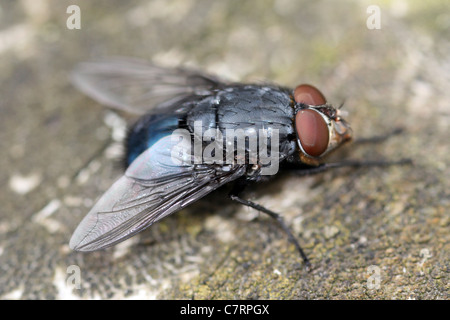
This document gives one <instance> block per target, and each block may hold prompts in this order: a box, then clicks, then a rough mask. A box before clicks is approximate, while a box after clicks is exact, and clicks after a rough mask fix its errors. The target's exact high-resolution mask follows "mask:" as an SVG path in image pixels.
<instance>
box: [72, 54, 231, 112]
mask: <svg viewBox="0 0 450 320" xmlns="http://www.w3.org/2000/svg"><path fill="white" fill-rule="evenodd" d="M71 80H72V82H73V83H74V85H75V86H76V87H77V88H78V89H79V90H81V91H82V92H84V93H85V94H87V95H88V96H90V97H91V98H93V99H94V100H97V101H98V102H100V103H102V104H105V105H107V106H109V107H112V108H115V109H119V110H123V111H127V112H131V113H134V114H144V113H146V112H148V111H149V110H151V109H154V108H164V107H166V106H168V105H173V104H174V103H175V102H176V101H178V100H182V99H183V98H185V97H186V96H189V95H193V94H198V95H207V94H209V93H210V92H211V90H213V89H214V88H218V87H220V86H222V85H223V84H224V83H225V82H223V81H221V80H220V79H218V78H216V77H214V76H211V75H206V74H203V73H200V72H195V71H192V70H187V69H182V68H177V69H171V68H163V67H158V66H155V65H152V64H150V63H148V62H146V61H143V60H139V59H131V58H110V59H104V60H98V61H92V62H83V63H80V64H79V65H77V66H76V68H75V69H74V70H73V72H72V74H71Z"/></svg>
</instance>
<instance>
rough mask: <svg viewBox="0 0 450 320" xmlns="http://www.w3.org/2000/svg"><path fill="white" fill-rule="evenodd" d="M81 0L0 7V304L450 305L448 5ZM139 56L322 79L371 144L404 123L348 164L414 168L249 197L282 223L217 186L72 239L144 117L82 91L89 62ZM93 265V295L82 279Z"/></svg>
mask: <svg viewBox="0 0 450 320" xmlns="http://www.w3.org/2000/svg"><path fill="white" fill-rule="evenodd" d="M383 3H384V4H385V5H383V6H382V7H380V10H381V29H379V30H370V29H368V28H367V25H366V20H367V18H368V16H369V14H368V13H367V12H366V10H367V8H368V6H369V5H370V4H371V3H370V2H366V3H364V2H352V1H320V2H319V1H317V2H316V1H294V0H292V1H289V0H277V1H275V0H274V1H206V0H202V1H193V0H178V1H170V4H168V2H167V1H162V0H159V1H89V2H88V1H83V2H80V8H81V30H69V29H68V28H67V27H66V19H67V18H68V16H69V14H67V13H66V9H67V7H68V6H69V5H71V4H72V1H67V0H63V1H33V0H23V1H10V2H6V3H2V4H1V5H0V55H1V62H0V88H1V99H0V128H1V129H0V147H1V150H2V155H1V156H0V168H1V170H0V181H1V184H0V188H1V189H0V190H1V191H0V203H1V208H0V298H2V299H70V298H76V299H77V298H82V299H91V298H114V299H121V298H157V299H174V298H175V299H191V298H194V299H223V298H231V299H247V298H251V299H448V298H449V296H448V294H449V285H448V283H449V223H450V218H449V211H450V210H449V209H450V200H449V199H450V191H449V190H450V182H449V181H450V169H449V164H450V153H449V145H450V143H449V124H450V105H449V104H450V59H449V56H448V52H449V51H450V42H449V37H448V35H449V28H450V24H449V23H450V22H449V21H450V18H449V14H450V10H449V6H448V3H447V1H433V2H430V3H425V2H423V3H422V2H410V1H399V0H396V1H392V2H389V3H386V2H383ZM115 55H120V56H133V57H140V58H146V59H149V60H153V61H154V62H157V63H160V64H165V65H179V64H183V65H190V66H195V67H198V68H201V69H203V70H207V71H209V72H214V73H216V74H218V75H221V76H223V77H227V78H231V79H233V80H238V79H240V80H264V79H266V80H267V79H268V80H271V81H274V82H278V83H280V84H283V85H289V86H295V85H297V84H299V83H303V82H307V83H311V84H314V85H316V86H318V87H319V88H320V89H321V90H322V91H323V92H324V93H325V95H326V96H327V98H328V100H329V101H330V102H333V103H335V104H337V105H338V104H340V103H341V102H342V101H343V100H344V99H345V107H344V109H345V110H346V111H348V113H349V115H348V116H347V118H348V121H349V122H350V123H351V124H352V127H353V130H354V132H355V135H356V136H357V137H367V136H371V135H379V134H383V133H386V132H389V131H390V130H392V129H393V128H395V127H399V126H400V127H403V128H405V132H404V133H403V134H402V135H398V136H395V137H392V138H391V139H389V140H388V141H386V142H384V143H381V144H375V145H361V146H358V147H356V146H353V147H352V146H349V147H348V148H346V149H345V150H343V151H342V152H340V153H339V154H336V155H335V158H340V157H346V158H360V159H371V160H374V159H392V160H396V159H400V158H412V159H413V160H414V166H398V167H390V168H365V169H339V170H335V171H333V172H327V173H324V174H320V175H317V176H311V177H306V178H305V177H293V176H285V177H280V178H279V179H277V180H275V181H273V182H271V183H270V184H265V185H262V186H259V187H257V188H254V189H252V190H251V191H250V192H248V193H247V196H248V197H249V198H250V199H252V200H253V201H255V202H257V203H260V204H262V205H264V206H266V207H268V208H271V209H273V210H276V211H278V212H281V213H283V215H284V217H285V219H286V220H287V222H288V224H289V225H290V226H291V227H292V229H293V230H294V232H295V234H296V236H298V238H299V239H300V242H301V243H302V245H303V247H304V249H305V251H306V252H307V254H308V255H309V257H310V259H311V261H312V264H313V270H312V271H311V272H309V273H308V272H307V271H306V270H304V268H302V263H301V260H300V259H299V257H298V253H297V252H296V251H295V248H294V246H293V245H291V244H290V243H289V242H288V241H287V237H286V235H285V234H284V233H283V232H282V231H281V229H280V228H279V227H278V225H276V224H275V223H274V222H273V221H272V220H270V219H269V218H267V217H266V216H264V215H258V214H257V213H256V212H255V211H253V210H249V209H246V208H242V207H240V206H237V205H234V204H229V201H228V200H227V198H226V197H225V195H226V194H225V193H216V194H213V195H211V196H210V197H208V198H207V199H205V200H204V201H201V202H199V203H196V204H194V205H193V206H192V207H190V208H189V209H187V210H184V211H182V212H179V213H177V214H175V215H173V216H171V217H168V218H166V219H164V220H163V221H162V222H161V223H159V224H157V225H155V226H153V227H152V228H150V229H149V230H147V231H145V232H143V233H142V234H140V235H139V236H137V237H134V238H132V239H130V240H129V241H127V242H125V243H122V244H120V245H118V246H116V247H114V248H110V249H108V250H105V251H101V252H94V253H89V254H86V253H76V252H71V250H70V249H69V247H68V241H69V238H70V236H71V234H72V232H73V230H74V229H75V227H76V226H77V224H78V223H79V221H80V220H81V219H82V217H83V216H84V215H85V214H86V213H87V211H88V210H89V208H90V207H91V206H92V205H93V203H94V201H95V200H96V199H97V198H98V197H99V196H100V195H101V194H102V193H103V192H104V191H105V190H106V189H107V188H108V187H109V186H110V185H111V184H112V183H113V181H114V180H115V179H116V178H117V177H118V176H120V174H121V170H120V168H119V166H118V165H117V163H118V161H117V157H118V151H120V148H118V145H119V142H118V141H120V137H121V134H123V125H124V123H127V122H128V123H129V122H132V121H133V119H132V118H130V117H126V116H125V115H118V114H115V113H112V112H111V111H108V110H106V109H105V108H102V107H101V106H100V105H99V104H97V103H95V102H93V101H92V100H90V99H89V98H87V97H85V96H83V95H82V94H80V93H79V92H77V91H76V90H75V89H74V88H73V87H72V85H71V84H70V83H69V82H68V78H67V76H68V72H70V70H71V69H72V68H73V66H74V65H75V64H76V63H77V62H80V61H84V60H88V59H90V58H92V57H102V56H115ZM77 271H79V278H78V279H79V284H80V287H79V289H78V288H75V287H74V283H75V282H73V281H72V280H73V279H74V278H73V276H74V275H76V274H77Z"/></svg>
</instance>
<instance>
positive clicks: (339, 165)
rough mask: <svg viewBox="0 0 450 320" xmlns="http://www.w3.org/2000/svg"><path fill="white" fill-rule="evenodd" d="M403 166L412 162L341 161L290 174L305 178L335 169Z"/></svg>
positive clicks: (294, 170) (405, 160) (408, 160)
mask: <svg viewBox="0 0 450 320" xmlns="http://www.w3.org/2000/svg"><path fill="white" fill-rule="evenodd" d="M405 164H412V160H411V159H401V160H398V161H383V160H379V161H377V160H375V161H370V160H343V161H339V162H331V163H323V164H320V165H319V166H317V167H309V168H302V169H292V170H291V172H294V173H295V174H297V175H300V176H307V175H313V174H318V173H322V172H325V171H327V170H330V169H336V168H345V167H351V168H362V167H388V166H398V165H405Z"/></svg>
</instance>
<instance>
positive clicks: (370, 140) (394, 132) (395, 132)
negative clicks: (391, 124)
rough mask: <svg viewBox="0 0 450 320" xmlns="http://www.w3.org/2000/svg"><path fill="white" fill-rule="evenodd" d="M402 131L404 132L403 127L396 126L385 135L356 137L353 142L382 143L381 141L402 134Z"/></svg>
mask: <svg viewBox="0 0 450 320" xmlns="http://www.w3.org/2000/svg"><path fill="white" fill-rule="evenodd" d="M402 132H403V128H401V127H399V128H395V129H394V130H392V131H391V132H389V133H387V134H384V135H379V136H373V137H369V138H359V139H356V140H354V141H353V143H352V144H354V145H355V144H364V143H380V142H383V141H385V140H387V139H389V138H390V137H392V136H396V135H398V134H401V133H402Z"/></svg>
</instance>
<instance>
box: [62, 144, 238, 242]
mask: <svg viewBox="0 0 450 320" xmlns="http://www.w3.org/2000/svg"><path fill="white" fill-rule="evenodd" d="M186 141H188V139H184V142H183V143H180V142H179V141H175V142H174V141H172V139H171V136H166V137H164V138H162V139H160V140H159V141H158V142H157V143H155V144H154V145H153V146H152V147H151V148H149V149H147V150H146V151H145V152H144V153H142V154H141V155H140V156H139V157H138V158H137V159H136V160H135V161H134V162H133V163H132V164H131V165H130V167H129V168H128V169H127V171H126V172H125V174H124V175H123V176H122V177H121V178H120V179H119V180H118V181H116V182H115V183H114V184H113V185H112V186H111V188H110V189H109V190H108V191H107V192H106V193H105V194H104V195H103V196H102V197H101V198H100V200H99V201H98V202H97V204H96V205H95V206H94V207H93V208H92V209H91V211H90V212H89V213H88V214H87V215H86V217H85V218H84V219H83V220H82V221H81V223H80V225H79V226H78V227H77V229H76V230H75V232H74V234H73V236H72V238H71V240H70V244H69V245H70V247H71V248H72V249H74V250H77V251H93V250H97V249H102V248H105V247H108V246H111V245H113V244H115V243H118V242H120V241H123V240H125V239H127V238H129V237H131V236H133V235H134V234H136V233H138V232H139V231H141V230H143V229H145V228H147V227H149V226H150V225H151V224H153V223H154V222H156V221H158V220H160V219H162V218H163V217H165V216H167V215H169V214H171V213H173V212H176V211H178V210H180V209H182V208H184V207H186V206H187V205H188V204H190V203H192V202H194V201H196V200H198V199H200V198H202V197H203V196H205V195H206V194H208V193H210V192H211V191H213V190H215V189H217V188H218V187H220V186H222V185H223V184H225V183H227V182H229V181H232V180H235V179H237V178H238V177H240V176H242V175H243V174H244V173H245V168H244V166H242V165H234V166H233V165H230V166H218V165H214V164H211V165H205V164H197V165H195V164H192V162H191V161H192V160H194V159H193V158H192V156H190V149H189V148H190V141H189V142H187V143H186ZM188 144H189V146H188ZM188 149H189V150H188Z"/></svg>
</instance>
